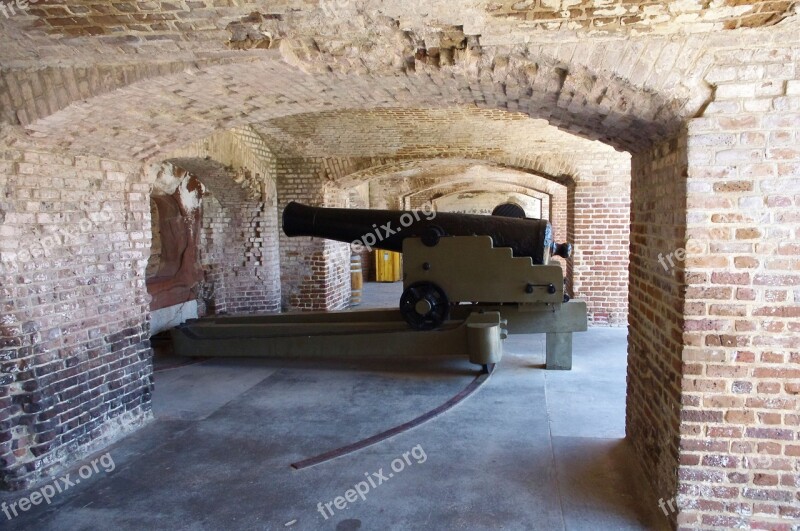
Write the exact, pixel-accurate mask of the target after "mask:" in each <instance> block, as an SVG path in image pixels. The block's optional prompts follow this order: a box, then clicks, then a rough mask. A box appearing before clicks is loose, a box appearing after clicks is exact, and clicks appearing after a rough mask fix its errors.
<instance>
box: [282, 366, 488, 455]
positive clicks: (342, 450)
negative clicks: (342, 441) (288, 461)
mask: <svg viewBox="0 0 800 531" xmlns="http://www.w3.org/2000/svg"><path fill="white" fill-rule="evenodd" d="M493 370H494V366H493V365H492V366H491V367H490V368H489V370H488V371H481V372H480V374H478V375H477V376H476V377H475V379H474V380H472V381H471V382H470V383H469V385H467V386H466V387H465V388H464V389H462V390H461V391H460V392H459V393H458V394H457V395H455V396H454V397H453V398H451V399H450V400H448V401H447V402H445V403H444V404H442V405H440V406H439V407H437V408H434V409H432V410H430V411H428V412H426V413H423V414H422V415H420V416H419V417H416V418H414V419H412V420H409V421H408V422H405V423H403V424H400V425H399V426H395V427H394V428H389V429H388V430H386V431H382V432H380V433H376V434H375V435H372V436H371V437H367V438H366V439H361V440H360V441H358V442H354V443H352V444H348V445H346V446H342V447H339V448H336V449H335V450H330V451H327V452H325V453H322V454H319V455H317V456H314V457H309V458H308V459H303V460H302V461H298V462H296V463H292V468H294V469H295V470H302V469H304V468H309V467H312V466H316V465H319V464H320V463H325V462H326V461H332V460H334V459H336V458H339V457H342V456H343V455H347V454H352V453H353V452H357V451H359V450H363V449H364V448H367V447H368V446H372V445H374V444H378V443H379V442H382V441H385V440H386V439H389V438H391V437H394V436H395V435H399V434H401V433H403V432H406V431H408V430H410V429H413V428H416V427H417V426H419V425H420V424H423V423H425V422H427V421H429V420H431V419H432V418H435V417H438V416H439V415H441V414H442V413H444V412H446V411H448V410H450V409H452V408H453V407H454V406H455V405H457V404H458V403H460V402H463V401H464V399H466V398H467V397H468V396H469V395H471V394H473V393H474V392H475V391H477V390H478V389H480V387H481V386H482V385H483V384H485V383H486V381H487V380H488V379H489V376H491V374H492V372H493Z"/></svg>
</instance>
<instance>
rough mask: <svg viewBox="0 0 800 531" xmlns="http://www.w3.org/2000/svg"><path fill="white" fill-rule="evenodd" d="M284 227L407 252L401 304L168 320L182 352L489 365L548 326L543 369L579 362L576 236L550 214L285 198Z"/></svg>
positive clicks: (582, 318)
mask: <svg viewBox="0 0 800 531" xmlns="http://www.w3.org/2000/svg"><path fill="white" fill-rule="evenodd" d="M283 230H284V232H285V233H286V234H287V235H288V236H311V237H320V238H327V239H332V240H337V241H341V242H346V243H358V244H359V245H364V246H367V247H374V248H377V249H386V250H392V251H401V252H402V253H403V287H404V290H403V294H402V295H401V297H400V302H399V306H398V308H396V309H379V310H356V311H338V312H298V313H284V314H280V315H255V316H241V317H228V316H215V317H208V318H203V319H197V320H190V321H187V322H186V323H184V324H182V325H180V326H178V327H177V328H175V329H173V330H172V339H173V343H174V345H175V352H176V353H178V354H179V355H186V356H220V355H235V356H259V357H261V356H266V357H290V358H314V359H318V358H330V357H334V358H353V357H358V358H361V357H391V358H398V357H399V358H402V359H413V358H417V357H423V358H429V357H439V356H467V358H468V359H469V361H470V362H472V363H475V364H478V365H481V366H482V367H483V369H484V371H487V372H488V371H490V370H491V368H492V367H494V365H495V364H496V363H497V362H498V361H500V359H501V357H502V342H503V340H504V339H505V338H506V337H507V335H508V334H509V333H545V334H547V338H546V344H545V351H546V368H548V369H570V368H571V367H572V333H573V332H579V331H584V330H586V328H587V319H586V304H585V303H584V302H583V301H579V300H570V298H569V297H568V296H567V295H566V294H565V292H564V275H563V271H562V269H561V265H560V264H559V263H558V262H556V261H551V260H550V258H551V257H552V256H561V257H564V258H568V257H569V256H571V253H572V246H571V245H570V244H556V243H554V242H553V236H552V234H553V231H552V227H551V225H550V223H549V222H547V221H544V220H535V219H525V218H518V217H506V216H502V215H493V216H476V215H467V214H446V213H437V212H419V211H417V212H415V211H393V210H367V209H340V208H316V207H311V206H306V205H302V204H299V203H294V202H292V203H289V205H287V206H286V208H285V209H284V211H283Z"/></svg>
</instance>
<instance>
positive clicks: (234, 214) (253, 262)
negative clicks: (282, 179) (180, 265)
mask: <svg viewBox="0 0 800 531" xmlns="http://www.w3.org/2000/svg"><path fill="white" fill-rule="evenodd" d="M213 145H214V144H213V143H212V144H211V146H213ZM208 147H209V146H208V144H206V148H208ZM206 152H207V153H211V152H216V153H215V154H216V155H217V156H220V157H224V160H225V162H224V163H223V162H221V161H220V160H216V159H214V158H211V156H210V155H206V156H203V157H185V156H184V157H176V158H172V159H168V160H167V161H166V162H168V163H170V164H173V165H175V166H178V167H180V168H183V169H185V170H186V171H188V172H190V173H191V174H192V175H195V176H196V177H197V178H198V179H199V180H200V181H201V182H202V183H203V185H204V186H205V187H206V190H207V193H206V196H205V197H204V200H203V211H202V219H201V225H200V239H199V244H198V247H199V259H200V266H201V267H202V269H203V275H204V279H203V281H202V285H201V289H200V292H199V294H198V307H199V312H200V313H201V314H204V313H210V314H214V313H229V314H241V313H251V312H271V311H276V310H278V309H280V297H281V295H280V270H279V268H278V267H277V266H276V265H275V262H277V257H278V239H277V237H275V236H274V234H275V232H276V231H277V224H278V221H277V212H276V210H275V208H274V205H272V204H271V203H268V202H267V201H266V200H267V198H268V196H267V193H266V191H265V189H264V186H263V181H266V180H267V179H265V178H262V179H257V178H256V175H253V174H252V173H251V172H250V171H249V170H248V169H247V167H246V166H237V165H235V164H236V163H237V162H238V163H241V160H237V158H236V157H232V156H231V155H230V152H223V151H221V150H219V149H215V148H213V147H211V149H206ZM231 163H233V164H231ZM273 189H274V181H273ZM273 197H274V193H273ZM270 236H272V237H270Z"/></svg>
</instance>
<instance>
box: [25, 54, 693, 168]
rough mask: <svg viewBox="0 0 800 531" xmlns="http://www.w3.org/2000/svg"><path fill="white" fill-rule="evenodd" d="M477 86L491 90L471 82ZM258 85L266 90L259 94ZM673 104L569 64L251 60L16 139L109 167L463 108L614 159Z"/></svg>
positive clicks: (166, 80) (114, 99) (109, 97)
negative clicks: (231, 133) (356, 67)
mask: <svg viewBox="0 0 800 531" xmlns="http://www.w3.org/2000/svg"><path fill="white" fill-rule="evenodd" d="M486 76H491V78H492V80H493V83H482V80H483V79H484V78H485V77H486ZM265 79H268V80H270V82H269V83H267V84H265V83H264V80H265ZM234 80H235V82H233V81H234ZM512 86H514V87H516V88H515V89H514V90H511V87H512ZM684 104H685V102H684V101H682V100H673V99H670V98H669V97H668V96H666V95H663V94H656V93H652V92H648V91H644V90H642V89H639V88H637V87H635V86H634V85H633V84H631V83H628V82H626V81H625V80H622V79H617V78H614V79H607V78H605V77H603V76H599V75H595V74H593V73H591V72H589V71H587V69H586V68H585V67H582V66H579V65H575V66H574V67H571V68H570V67H569V66H565V65H559V64H551V63H548V62H545V61H539V62H536V61H535V60H534V59H524V60H517V61H514V62H509V61H508V60H505V61H501V60H500V59H497V60H495V61H494V62H492V63H491V64H490V65H489V66H488V67H487V68H485V69H483V70H480V69H478V70H473V69H467V68H466V67H464V68H454V69H449V70H445V69H438V70H432V71H427V72H424V74H423V73H407V74H403V75H398V74H397V73H392V74H391V75H378V74H373V75H362V76H351V75H344V74H332V73H330V72H328V73H316V74H308V73H305V72H302V71H301V70H299V69H297V68H296V67H293V66H291V65H289V64H286V63H284V62H282V61H280V60H279V58H278V57H274V56H272V55H271V54H266V56H265V57H264V58H263V59H262V60H261V61H257V62H255V61H253V62H248V63H246V64H224V65H215V66H209V67H206V68H204V69H202V70H197V71H192V72H181V73H175V74H170V75H166V76H162V77H160V78H158V79H157V82H154V80H150V81H147V82H141V81H140V82H137V83H133V84H130V85H128V86H126V87H123V88H119V89H116V90H113V91H111V92H109V93H106V94H102V95H99V96H95V97H93V98H90V99H88V100H86V101H85V102H82V103H80V104H72V105H69V106H68V107H67V108H65V109H63V110H61V111H58V112H56V113H54V114H52V115H50V116H47V117H44V118H40V119H39V120H36V121H34V122H32V123H30V124H29V125H28V126H27V128H26V129H27V130H28V132H29V133H30V134H31V135H32V136H33V137H35V138H36V141H37V142H38V143H39V144H45V143H51V144H55V145H56V146H58V147H59V148H60V149H65V150H69V151H74V152H77V151H79V152H82V153H92V154H97V155H100V156H106V157H109V158H114V159H118V160H140V161H153V160H157V159H158V158H160V157H163V156H164V155H165V154H167V153H169V152H170V151H172V150H174V149H176V148H178V147H180V146H182V145H186V144H189V143H191V142H193V141H196V140H198V139H201V138H203V137H206V136H209V135H211V134H213V133H214V132H216V131H219V130H224V129H229V128H231V127H237V126H243V125H245V124H248V123H257V122H264V121H268V120H270V119H273V118H277V117H282V116H288V115H294V114H300V113H309V112H320V111H324V110H330V109H348V108H353V109H368V108H397V107H401V108H405V107H416V108H420V107H422V108H424V107H430V108H437V109H440V108H447V107H454V106H463V105H470V106H477V107H479V108H483V109H500V110H510V111H515V112H519V113H521V114H523V115H527V116H530V117H533V118H539V119H544V120H547V121H548V122H549V123H551V124H553V125H556V126H557V127H559V128H560V129H563V130H565V131H568V132H571V133H574V134H576V135H580V136H583V137H585V138H589V139H591V140H600V141H603V142H606V143H608V144H611V145H613V146H614V147H616V148H618V149H622V150H630V151H639V150H641V149H644V148H646V147H647V146H649V145H650V144H652V142H654V141H656V140H659V139H662V138H665V137H667V136H668V135H669V134H671V132H672V131H673V130H674V129H675V128H676V127H678V126H679V123H682V119H681V118H680V116H679V113H680V112H681V110H683V108H684ZM98 124H99V125H98ZM676 124H677V125H676Z"/></svg>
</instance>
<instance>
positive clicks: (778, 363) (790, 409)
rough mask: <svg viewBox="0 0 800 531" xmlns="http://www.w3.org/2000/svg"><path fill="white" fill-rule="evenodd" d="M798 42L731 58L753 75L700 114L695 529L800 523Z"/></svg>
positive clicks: (686, 480) (686, 504)
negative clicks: (796, 46) (744, 63)
mask: <svg viewBox="0 0 800 531" xmlns="http://www.w3.org/2000/svg"><path fill="white" fill-rule="evenodd" d="M799 53H800V49H798V48H795V49H794V50H792V49H790V48H776V49H770V48H766V49H759V50H755V51H754V50H738V51H737V52H736V53H735V54H733V53H732V54H725V55H722V56H721V57H720V62H719V63H718V64H717V65H716V67H715V68H716V69H718V70H719V71H718V72H714V74H715V77H716V78H718V79H719V78H722V77H723V74H724V73H726V72H735V73H738V75H742V76H743V75H745V74H746V75H747V76H748V81H746V82H743V81H742V80H741V79H739V77H738V75H737V76H735V79H731V78H730V77H728V79H730V81H727V82H724V83H721V84H720V85H719V86H718V87H717V90H716V100H715V101H714V102H713V103H712V104H711V105H709V106H708V108H707V109H706V111H705V113H704V116H703V117H702V118H700V119H696V120H693V121H692V122H691V123H690V129H689V141H688V146H689V160H690V163H691V165H690V167H689V174H688V175H689V180H688V232H687V236H688V238H689V240H688V242H687V246H686V258H685V267H686V279H687V283H688V284H689V286H688V288H687V292H686V323H685V326H684V332H685V333H684V342H685V345H686V347H685V350H684V353H683V360H684V377H683V380H682V388H683V397H682V401H683V404H684V411H683V413H682V415H681V425H680V432H681V446H680V461H681V467H680V471H679V481H680V485H679V497H678V504H679V506H680V515H679V524H680V525H681V527H684V528H690V527H691V528H695V527H704V528H709V527H726V528H733V527H737V528H750V529H790V528H791V529H794V528H795V527H792V526H796V525H797V522H799V521H800V468H798V462H800V244H799V243H798V241H800V147H799V145H798V143H799V142H800V136H798V135H800V80H797V79H792V76H796V73H795V72H796V66H797V57H798V54H799ZM742 62H747V63H748V64H749V65H750V66H748V67H747V68H744V67H739V65H740V64H742ZM754 75H756V76H757V77H758V78H757V79H755V80H754V79H753V76H754Z"/></svg>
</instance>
